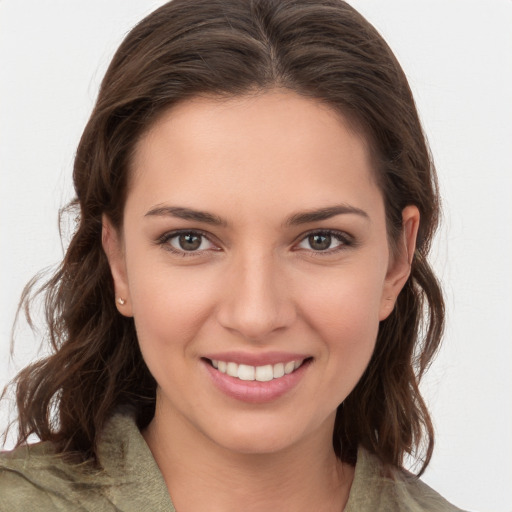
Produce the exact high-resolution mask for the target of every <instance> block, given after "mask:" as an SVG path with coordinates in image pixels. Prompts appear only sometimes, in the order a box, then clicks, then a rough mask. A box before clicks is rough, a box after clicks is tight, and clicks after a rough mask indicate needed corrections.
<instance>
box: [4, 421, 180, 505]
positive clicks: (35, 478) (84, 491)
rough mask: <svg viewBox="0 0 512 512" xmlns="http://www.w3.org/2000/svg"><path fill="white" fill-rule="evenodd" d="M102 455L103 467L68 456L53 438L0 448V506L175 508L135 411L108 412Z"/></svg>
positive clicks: (101, 440)
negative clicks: (5, 449) (60, 452)
mask: <svg viewBox="0 0 512 512" xmlns="http://www.w3.org/2000/svg"><path fill="white" fill-rule="evenodd" d="M98 456H99V463H100V466H101V469H97V468H92V466H91V465H90V464H73V463H71V462H69V461H68V460H64V459H63V457H61V456H60V455H58V454H57V453H55V450H54V449H53V447H52V445H51V444H50V443H38V444H35V445H30V446H24V447H20V448H17V449H16V450H13V451H11V452H2V453H0V512H22V511H23V512H26V511H27V510H38V511H39V512H73V511H80V512H92V511H94V512H114V511H115V512H135V511H136V512H146V511H147V512H174V507H173V505H172V502H171V500H170V497H169V493H168V491H167V487H166V485H165V482H164V480H163V477H162V475H161V473H160V471H159V469H158V466H157V464H156V462H155V460H154V458H153V456H152V454H151V452H150V450H149V448H148V446H147V445H146V443H145V441H144V439H143V437H142V436H141V434H140V432H139V430H138V428H137V425H136V423H135V420H134V418H133V416H132V415H131V414H129V413H125V412H121V413H116V414H114V415H113V416H112V417H111V418H110V420H109V421H108V422H107V424H106V425H105V428H104V430H103V431H102V434H101V436H100V439H99V445H98Z"/></svg>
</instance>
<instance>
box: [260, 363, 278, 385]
mask: <svg viewBox="0 0 512 512" xmlns="http://www.w3.org/2000/svg"><path fill="white" fill-rule="evenodd" d="M273 378H274V368H273V366H272V365H271V364H267V365H265V366H256V380H258V381H260V382H268V381H269V380H272V379H273Z"/></svg>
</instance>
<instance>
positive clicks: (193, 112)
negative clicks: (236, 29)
mask: <svg viewBox="0 0 512 512" xmlns="http://www.w3.org/2000/svg"><path fill="white" fill-rule="evenodd" d="M132 173H133V176H132V183H131V187H130V188H131V192H130V193H135V192H137V194H138V195H145V196H146V200H147V201H149V202H153V203H154V204H156V203H157V202H158V201H159V200H160V201H166V200H169V199H173V200H174V199H175V197H176V196H177V195H178V194H180V195H181V197H182V199H183V200H189V199H190V200H192V198H194V197H195V199H197V200H198V201H201V202H202V203H211V204H213V205H214V206H215V202H216V199H218V200H220V201H224V200H230V201H232V202H233V201H234V202H237V201H238V202H240V203H243V204H248V203H251V202H255V201H260V202H264V203H266V204H267V205H269V206H270V205H273V204H275V205H283V204H285V203H290V207H292V206H294V205H292V204H291V203H293V202H294V201H295V202H297V203H300V206H301V207H302V208H308V207H311V208H314V207H317V206H318V205H317V203H319V202H324V203H325V202H326V203H339V202H341V201H343V200H344V199H350V200H351V201H352V202H354V201H356V202H360V203H367V202H369V201H374V200H375V197H376V195H377V196H380V193H379V191H378V190H377V186H376V184H375V180H374V179H373V176H374V172H373V168H372V163H371V155H370V151H369V147H368V144H367V142H366V139H365V138H364V137H363V136H362V135H360V134H359V133H358V132H356V131H355V130H354V129H353V125H352V124H351V123H349V122H348V121H347V119H346V118H344V117H343V116H342V115H341V114H340V113H338V112H336V111H334V110H333V109H331V108H329V107H327V106H326V105H324V104H322V103H321V102H319V101H316V100H313V99H310V98H305V97H303V96H300V95H298V94H295V93H293V92H290V91H272V92H266V93H262V94H258V95H247V96H242V97H236V98H229V99H225V98H215V97H200V98H195V99H192V100H187V101H183V102H181V103H179V104H178V105H176V106H174V107H172V108H170V109H169V110H168V111H166V112H164V113H163V114H162V115H161V116H160V118H159V119H158V120H157V121H156V122H155V123H154V125H153V126H152V127H151V128H150V129H149V131H148V132H147V133H146V134H145V135H144V136H143V137H142V138H141V140H140V141H139V143H138V145H137V148H136V152H135V156H134V159H133V162H132ZM130 193H129V196H130ZM166 194H167V195H168V196H169V197H168V198H166V197H165V195H166ZM342 196H346V197H342ZM336 199H337V200H336ZM217 202H219V201H217ZM308 203H310V204H308ZM294 207H295V206H294Z"/></svg>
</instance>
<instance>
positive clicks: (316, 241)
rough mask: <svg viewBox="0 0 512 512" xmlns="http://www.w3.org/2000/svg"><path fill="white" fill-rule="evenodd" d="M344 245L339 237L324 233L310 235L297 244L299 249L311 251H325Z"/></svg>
mask: <svg viewBox="0 0 512 512" xmlns="http://www.w3.org/2000/svg"><path fill="white" fill-rule="evenodd" d="M342 245H345V242H344V241H343V239H342V237H341V236H336V235H332V234H330V233H325V232H317V233H310V234H309V235H308V236H306V237H305V238H304V239H303V240H302V241H301V242H300V244H299V247H300V248H301V249H308V250H313V251H318V252H320V251H327V250H329V249H334V248H336V247H340V246H342Z"/></svg>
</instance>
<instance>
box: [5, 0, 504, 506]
mask: <svg viewBox="0 0 512 512" xmlns="http://www.w3.org/2000/svg"><path fill="white" fill-rule="evenodd" d="M162 3H164V2H163V1H158V0H152V1H150V0H87V1H85V0H46V1H41V0H0V311H1V312H2V314H1V318H0V385H3V384H5V383H6V382H7V380H8V379H10V378H11V377H12V376H13V375H14V373H15V371H16V370H17V369H19V368H20V367H21V366H23V365H24V364H25V363H26V362H28V361H29V360H31V359H34V358H35V357H37V353H38V347H37V341H36V340H37V337H36V338H34V337H33V336H31V335H30V334H29V332H28V331H27V330H21V331H20V335H19V340H18V343H17V349H16V357H15V360H14V361H11V362H9V340H10V329H11V324H12V320H13V318H14V314H15V309H16V304H17V302H18V297H19V295H20V293H21V290H22V288H23V285H24V284H25V283H26V282H27V281H28V280H29V278H30V277H32V276H33V275H34V274H35V273H36V272H37V271H39V270H41V269H42V268H43V267H45V266H47V265H51V264H54V263H56V262H57V261H58V260H59V259H60V258H61V255H62V252H61V245H60V241H59V235H58V229H57V210H58V208H60V207H61V206H62V205H64V204H65V203H66V202H67V201H68V200H69V199H70V198H71V196H72V193H71V179H70V174H71V166H72V161H73V153H74V150H75V147H76V144H77V143H78V139H79V137H80V133H81V130H82V129H83V127H84V125H85V122H86V120H87V117H88V114H89V112H90V110H91V108H92V104H93V101H94V99H95V96H96V92H97V89H98V84H99V81H100V80H101V77H102V75H103V73H104V71H105V69H106V66H107V64H108V62H109V59H110V58H111V56H112V54H113V52H114V50H115V48H116V47H117V45H118V44H119V43H120V41H121V39H122V37H123V36H124V35H125V34H126V32H127V31H128V30H129V28H130V27H131V26H133V24H134V23H135V22H136V21H138V20H139V19H141V18H142V17H143V16H144V15H146V14H147V13H149V12H150V11H151V10H152V9H153V8H155V7H157V6H158V5H161V4H162ZM352 4H353V5H354V6H355V7H356V8H358V9H359V10H360V11H361V12H362V13H363V14H364V15H365V16H367V17H368V18H369V20H370V21H371V22H373V23H374V24H375V25H376V27H377V28H378V29H379V30H380V31H381V33H382V34H383V35H384V37H385V38H386V39H387V41H388V42H389V44H390V46H391V47H392V48H393V49H394V51H395V53H396V54H397V56H398V58H399V60H400V61H401V63H402V65H403V67H404V69H405V71H406V73H407V75H408V77H409V79H410V83H411V86H412V88H413V90H414V92H415V95H416V100H417V103H418V108H419V110H420V114H421V117H422V119H423V122H424V126H425V129H426V132H427V135H428V137H429V139H430V143H431V146H432V150H433V154H434V158H435V160H436V163H437V167H438V172H439V178H440V183H441V189H442V196H443V200H444V224H443V228H442V230H441V232H440V234H439V236H438V243H437V245H436V247H435V265H436V268H437V270H438V273H439V275H440V277H441V279H442V282H443V285H444V289H445V292H446V298H447V305H448V328H447V333H446V337H445V343H444V347H443V349H442V351H441V353H440V355H439V357H438V359H437V361H436V363H435V364H434V366H433V368H432V370H431V372H430V373H429V375H428V376H427V378H426V380H425V383H424V386H423V389H424V391H425V394H426V396H427V399H428V402H429V404H430V406H431V408H432V412H433V416H434V421H435V425H436V430H437V447H436V451H435V454H434V458H433V460H432V463H431V465H430V467H429V469H428V470H427V472H426V474H425V475H424V480H425V481H426V482H427V483H429V484H430V485H431V486H433V487H434V488H435V489H437V490H438V491H439V492H441V493H442V494H443V495H445V496H446V497H447V498H448V499H449V500H451V501H453V502H454V503H456V504H457V505H458V506H460V507H463V508H466V509H469V510H479V511H482V512H487V511H489V512H491V511H492V512H510V511H512V392H511V390H512V336H511V333H512V291H511V290H512V257H511V256H512V254H511V253H512V206H511V204H512V157H511V145H512V1H511V0H486V1H482V0H430V1H426V0H421V1H420V0H386V1H385V2H384V1H382V0H354V1H353V2H352ZM7 409H8V407H7V404H6V403H3V404H2V414H1V415H0V420H1V422H0V430H2V429H3V427H5V423H6V413H7Z"/></svg>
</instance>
